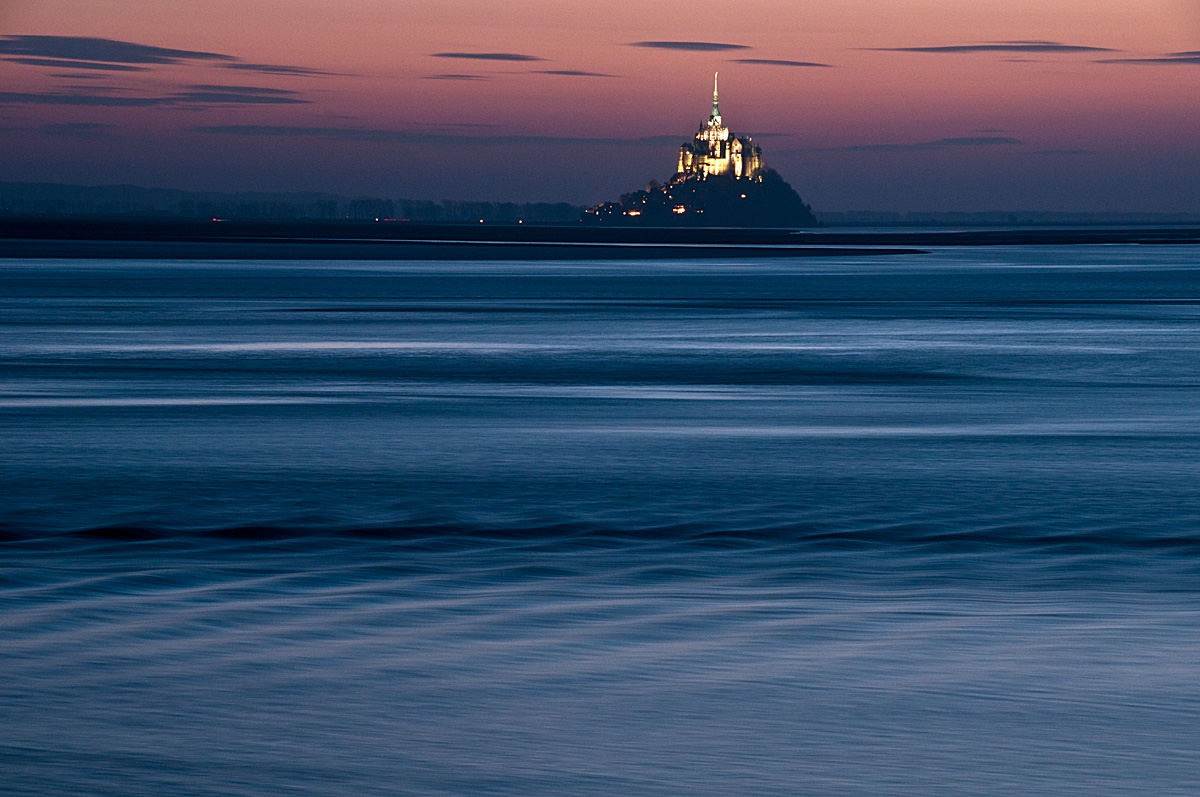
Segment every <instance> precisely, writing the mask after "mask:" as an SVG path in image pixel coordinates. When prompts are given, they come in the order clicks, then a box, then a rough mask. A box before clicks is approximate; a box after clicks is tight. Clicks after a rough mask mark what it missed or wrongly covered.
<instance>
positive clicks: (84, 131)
mask: <svg viewBox="0 0 1200 797" xmlns="http://www.w3.org/2000/svg"><path fill="white" fill-rule="evenodd" d="M112 129H113V125H106V124H100V123H98V122H61V123H59V124H48V125H42V126H41V127H39V128H38V132H40V133H43V134H45V135H48V136H61V137H63V138H106V137H108V136H109V131H110V130H112Z"/></svg>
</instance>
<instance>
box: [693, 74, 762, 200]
mask: <svg viewBox="0 0 1200 797" xmlns="http://www.w3.org/2000/svg"><path fill="white" fill-rule="evenodd" d="M762 170H763V163H762V148H761V147H757V146H755V145H754V144H753V143H752V142H751V141H750V137H749V136H747V137H745V138H738V137H736V136H735V135H734V134H733V133H732V132H731V131H730V129H729V128H728V127H726V126H725V123H724V122H723V121H722V120H721V109H720V106H719V99H718V94H717V76H716V75H713V103H712V114H711V115H710V116H709V117H708V121H707V122H705V123H704V124H702V125H700V131H699V132H698V133H696V137H695V138H694V139H693V140H692V141H690V142H688V143H686V144H683V145H682V146H680V147H679V167H678V168H677V169H676V170H675V173H676V175H677V176H679V177H684V178H687V177H699V178H700V179H704V178H706V177H709V176H712V175H720V176H729V177H733V178H735V179H737V180H743V179H745V180H751V181H753V182H756V183H757V182H762Z"/></svg>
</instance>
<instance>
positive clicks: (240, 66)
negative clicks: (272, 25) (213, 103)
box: [223, 62, 334, 77]
mask: <svg viewBox="0 0 1200 797" xmlns="http://www.w3.org/2000/svg"><path fill="white" fill-rule="evenodd" d="M223 66H224V67H225V68H226V69H236V70H238V71H241V72H258V73H261V74H264V75H292V76H295V77H320V76H324V75H332V74H334V73H333V72H322V71H321V70H319V69H309V68H308V67H306V66H288V65H286V64H245V63H241V62H238V63H233V64H223Z"/></svg>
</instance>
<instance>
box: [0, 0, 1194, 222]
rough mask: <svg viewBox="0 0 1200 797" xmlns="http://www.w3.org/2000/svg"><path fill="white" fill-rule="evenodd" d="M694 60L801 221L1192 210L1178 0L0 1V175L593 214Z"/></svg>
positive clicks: (693, 100)
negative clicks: (819, 213) (576, 207)
mask: <svg viewBox="0 0 1200 797" xmlns="http://www.w3.org/2000/svg"><path fill="white" fill-rule="evenodd" d="M717 71H719V72H720V73H721V111H722V114H723V116H724V119H725V122H726V124H728V125H729V126H730V127H731V128H732V129H733V130H734V132H735V133H737V134H738V135H751V136H753V137H754V139H755V141H756V142H757V143H758V144H759V145H761V146H762V148H763V153H764V159H765V161H766V163H767V165H768V166H771V167H773V168H775V169H776V170H777V171H779V172H780V173H781V174H782V175H783V177H784V178H785V179H786V180H788V181H789V182H790V183H792V185H793V186H794V187H795V188H796V189H797V190H798V191H799V192H800V194H801V196H802V197H803V198H804V199H805V200H806V201H807V202H809V203H810V204H812V205H813V207H814V208H815V209H817V210H823V211H843V210H884V211H955V210H958V211H992V210H1021V211H1039V210H1049V211H1056V210H1057V211H1114V212H1137V211H1149V212H1197V211H1200V198H1198V197H1200V190H1197V189H1198V188H1200V0H970V1H969V2H968V1H967V0H742V1H741V2H733V1H731V0H725V1H724V2H714V1H713V0H682V1H680V0H654V1H653V2H651V0H605V2H603V3H581V2H577V1H574V0H504V1H500V0H356V2H345V0H189V2H186V3H177V2H164V0H0V181H25V182H60V183H75V184H85V185H108V184H119V183H129V184H135V185H143V186H150V187H167V188H183V189H189V190H212V191H243V190H255V191H330V192H335V193H341V194H345V195H369V196H383V197H393V198H401V197H403V198H419V199H434V200H441V199H470V200H489V201H515V202H533V201H547V202H559V201H562V202H571V203H575V204H594V203H597V202H600V201H602V200H605V199H615V198H616V196H617V195H619V194H621V193H623V192H626V191H629V190H633V189H636V188H639V187H642V186H644V185H645V184H646V183H647V182H648V181H649V180H651V179H658V180H664V179H666V178H668V177H670V175H671V173H672V172H673V171H674V167H675V161H676V157H677V153H678V146H679V144H680V143H682V142H683V141H684V140H686V139H688V138H690V137H691V136H692V135H693V134H694V133H695V132H696V130H697V128H698V127H699V125H700V123H701V122H702V121H704V120H705V119H706V118H707V115H708V112H709V109H710V107H711V90H712V76H713V73H714V72H717Z"/></svg>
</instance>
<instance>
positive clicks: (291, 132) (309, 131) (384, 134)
mask: <svg viewBox="0 0 1200 797" xmlns="http://www.w3.org/2000/svg"><path fill="white" fill-rule="evenodd" d="M192 130H193V131H194V132H197V133H210V134H217V135H232V136H263V137H273V138H319V139H325V140H330V141H361V142H367V143H388V144H395V143H401V144H443V145H453V146H462V145H479V146H484V147H488V146H493V145H496V144H515V145H520V144H572V145H586V146H648V147H659V146H664V145H670V144H678V143H679V142H680V140H681V138H680V137H679V136H644V137H641V138H570V137H564V136H521V135H518V136H511V135H510V136H462V135H455V134H448V135H447V134H436V133H431V132H429V131H425V130H381V129H371V128H358V127H292V126H286V125H217V126H203V127H194V128H192Z"/></svg>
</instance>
